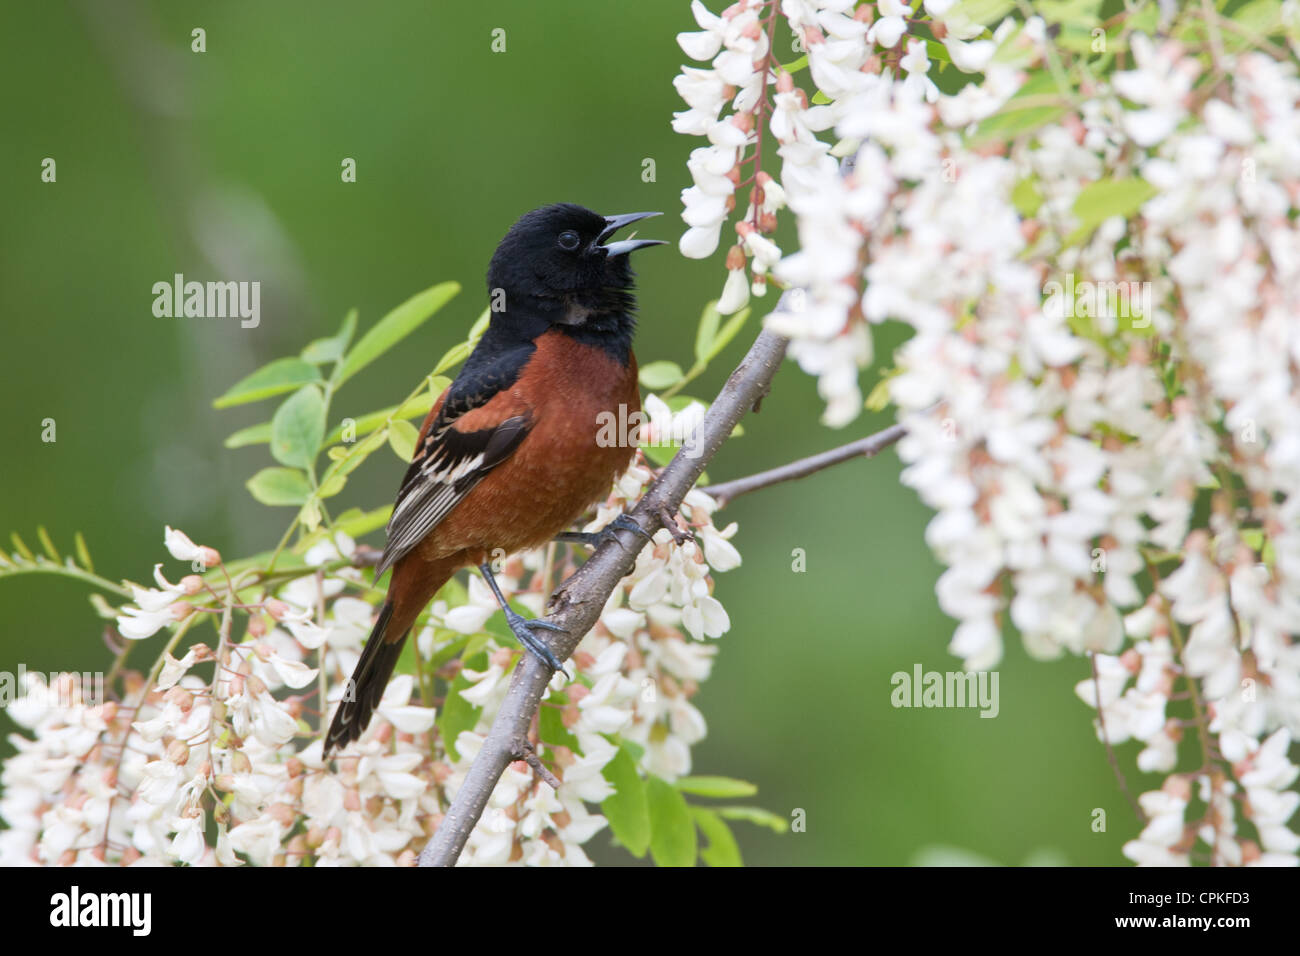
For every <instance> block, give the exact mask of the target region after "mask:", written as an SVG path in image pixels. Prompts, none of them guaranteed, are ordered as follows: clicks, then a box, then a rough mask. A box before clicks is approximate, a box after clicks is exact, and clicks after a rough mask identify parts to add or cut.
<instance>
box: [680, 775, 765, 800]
mask: <svg viewBox="0 0 1300 956" xmlns="http://www.w3.org/2000/svg"><path fill="white" fill-rule="evenodd" d="M677 789H678V790H680V791H682V793H694V794H696V795H698V796H701V797H752V796H753V795H754V794H756V793H758V787H756V786H755V785H754V784H752V783H749V782H748V781H745V780H735V779H733V778H731V777H682V778H681V779H680V780H678V781H677Z"/></svg>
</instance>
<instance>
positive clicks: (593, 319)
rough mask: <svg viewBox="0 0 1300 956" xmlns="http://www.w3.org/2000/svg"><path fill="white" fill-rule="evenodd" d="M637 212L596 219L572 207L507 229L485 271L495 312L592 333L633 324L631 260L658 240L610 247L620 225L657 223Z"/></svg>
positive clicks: (550, 209)
mask: <svg viewBox="0 0 1300 956" xmlns="http://www.w3.org/2000/svg"><path fill="white" fill-rule="evenodd" d="M657 215H659V213H656V212H635V213H628V214H626V215H622V216H601V215H599V214H598V213H594V212H592V211H591V210H590V209H586V208H584V207H582V206H578V205H575V204H574V203H556V204H555V205H553V206H543V207H542V208H541V209H534V210H533V211H532V212H530V213H527V214H526V215H524V216H523V217H522V218H521V219H520V220H519V221H518V222H516V223H515V224H514V225H513V226H511V227H510V231H509V232H508V233H507V234H506V237H505V238H504V239H502V240H501V243H500V245H498V246H497V250H496V253H495V254H494V255H493V256H492V264H491V265H490V266H489V267H488V293H489V295H490V296H492V297H493V301H494V302H495V301H499V300H502V299H503V300H504V301H502V302H501V303H500V305H499V306H495V307H496V308H499V309H501V310H503V311H504V312H506V313H515V315H516V317H520V318H521V316H519V312H520V311H521V310H523V311H526V312H527V313H529V314H530V315H533V316H543V315H544V316H545V317H546V319H547V321H548V323H549V324H552V325H560V326H566V327H570V328H573V329H575V330H577V329H584V328H585V329H586V330H587V331H590V332H592V333H598V332H599V331H600V330H601V328H602V327H604V326H609V327H610V328H611V331H612V330H613V326H616V325H620V324H621V321H620V320H624V321H625V322H626V324H628V325H629V328H630V323H631V314H632V311H633V309H634V307H635V303H634V301H633V298H632V294H631V290H632V284H633V283H632V268H631V266H630V265H629V263H628V257H629V255H628V254H629V253H631V252H633V251H634V250H636V249H641V248H644V247H646V246H657V245H662V244H663V243H662V241H661V240H658V239H624V240H620V241H615V242H610V241H608V240H609V239H610V238H611V237H612V236H613V235H614V233H615V232H617V231H618V230H619V229H622V228H623V227H624V226H627V225H630V224H631V223H634V222H637V221H638V220H641V219H645V218H647V217H649V216H657Z"/></svg>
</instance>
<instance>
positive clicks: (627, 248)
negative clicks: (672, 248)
mask: <svg viewBox="0 0 1300 956" xmlns="http://www.w3.org/2000/svg"><path fill="white" fill-rule="evenodd" d="M661 215H663V213H658V212H629V213H624V214H623V215H621V216H606V217H605V228H604V229H603V230H602V231H601V233H600V235H599V236H597V237H596V242H597V243H598V244H599V243H602V242H604V241H605V240H606V239H608V238H609V237H610V236H612V235H613V234H614V233H616V232H618V231H619V230H620V229H622V228H623V227H624V226H628V225H631V224H632V223H634V222H637V221H639V220H641V219H648V218H649V217H651V216H661ZM662 245H666V243H665V242H664V241H663V240H662V239H620V240H619V241H618V242H611V243H608V244H606V245H603V246H601V248H602V249H604V250H605V255H607V256H622V255H627V253H629V252H632V251H633V250H635V249H644V248H645V247H646V246H662Z"/></svg>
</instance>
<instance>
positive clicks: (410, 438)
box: [388, 419, 420, 462]
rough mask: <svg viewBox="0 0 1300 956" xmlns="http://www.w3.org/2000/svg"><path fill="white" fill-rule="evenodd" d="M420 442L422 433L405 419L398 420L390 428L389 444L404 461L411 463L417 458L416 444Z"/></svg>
mask: <svg viewBox="0 0 1300 956" xmlns="http://www.w3.org/2000/svg"><path fill="white" fill-rule="evenodd" d="M419 440H420V433H419V432H418V431H416V428H415V426H414V425H412V424H411V423H410V422H408V421H405V420H404V419H397V420H395V421H394V422H393V424H391V425H389V426H388V444H389V445H391V446H392V449H393V451H394V452H396V453H397V457H398V458H400V459H402V461H406V462H409V461H410V460H411V459H412V458H414V457H415V443H416V442H417V441H419Z"/></svg>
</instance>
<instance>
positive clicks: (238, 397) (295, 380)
mask: <svg viewBox="0 0 1300 956" xmlns="http://www.w3.org/2000/svg"><path fill="white" fill-rule="evenodd" d="M320 381H323V380H322V379H321V377H320V372H319V371H317V369H316V366H315V365H312V364H311V363H310V362H304V361H303V360H302V359H300V358H282V359H276V360H275V361H274V362H271V363H270V364H268V365H263V366H262V367H261V368H259V369H258V370H257V371H256V372H254V373H253V374H252V375H249V376H248V377H247V378H245V379H241V380H240V381H238V382H236V383H235V384H234V385H232V386H230V388H229V389H227V390H226V393H225V394H224V395H222V396H221V397H220V398H218V399H216V400H215V401H214V402H213V403H212V407H213V408H229V407H230V406H231V405H243V404H246V403H247V402H259V401H261V400H262V399H264V398H270V397H271V396H272V395H279V394H281V393H282V392H291V391H293V390H294V389H295V388H301V387H302V386H303V385H308V384H310V383H312V382H320Z"/></svg>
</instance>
